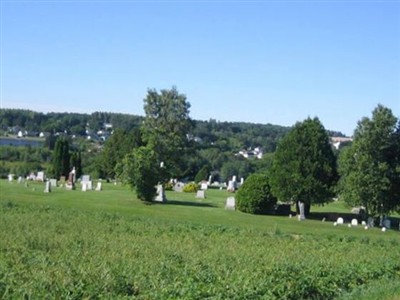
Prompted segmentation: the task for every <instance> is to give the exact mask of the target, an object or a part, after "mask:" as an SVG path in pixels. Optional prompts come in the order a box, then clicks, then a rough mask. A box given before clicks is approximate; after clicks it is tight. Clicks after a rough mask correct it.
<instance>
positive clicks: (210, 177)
mask: <svg viewBox="0 0 400 300" xmlns="http://www.w3.org/2000/svg"><path fill="white" fill-rule="evenodd" d="M211 180H212V175H210V176H209V177H208V184H211Z"/></svg>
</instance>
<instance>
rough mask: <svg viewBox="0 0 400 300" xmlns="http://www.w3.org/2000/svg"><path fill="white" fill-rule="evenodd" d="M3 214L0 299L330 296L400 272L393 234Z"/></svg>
mask: <svg viewBox="0 0 400 300" xmlns="http://www.w3.org/2000/svg"><path fill="white" fill-rule="evenodd" d="M154 207H158V206H153V207H152V208H154ZM192 209H193V208H192ZM0 216H1V218H0V241H1V242H0V298H3V299H23V298H25V299H82V298H84V299H111V298H112V299H127V298H129V297H134V298H137V299H206V298H208V299H257V298H263V299H333V298H335V297H340V296H341V295H342V294H344V293H346V292H351V291H353V290H354V289H356V288H361V287H362V286H363V285H369V284H371V283H372V282H374V281H375V280H383V279H385V280H390V281H391V282H393V281H396V280H399V279H400V252H399V251H398V249H399V247H400V242H399V240H398V239H396V238H386V239H381V238H376V237H375V236H373V235H372V236H371V237H370V238H368V239H366V238H364V237H361V236H359V237H358V236H350V235H341V234H338V235H330V236H327V237H325V236H321V235H313V234H309V235H300V234H292V233H290V232H285V231H281V230H280V229H279V225H275V227H273V228H265V229H264V230H260V228H257V227H256V228H251V227H249V226H245V227H240V226H230V225H226V224H225V225H224V224H206V223H202V224H201V223H199V222H190V221H187V220H185V219H184V220H181V219H179V218H178V217H177V218H171V219H167V218H160V219H158V218H156V217H147V216H145V215H126V214H121V213H119V212H114V211H111V212H110V211H107V210H103V211H101V210H93V211H90V210H87V209H80V208H78V209H77V208H69V207H62V206H57V205H48V204H43V203H27V202H24V201H22V202H18V201H15V200H11V201H10V200H5V199H2V200H1V201H0Z"/></svg>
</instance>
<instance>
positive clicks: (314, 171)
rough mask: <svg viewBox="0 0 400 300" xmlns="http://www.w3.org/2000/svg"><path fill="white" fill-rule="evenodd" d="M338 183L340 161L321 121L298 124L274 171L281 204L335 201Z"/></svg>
mask: <svg viewBox="0 0 400 300" xmlns="http://www.w3.org/2000/svg"><path fill="white" fill-rule="evenodd" d="M336 180H337V171H336V159H335V155H334V154H333V151H332V147H331V145H330V143H329V137H328V134H327V132H326V130H325V128H324V126H323V125H322V124H321V122H320V121H319V119H318V118H314V119H311V118H308V119H306V120H305V121H303V122H298V123H296V124H295V126H294V127H293V129H292V130H291V131H290V132H289V133H288V134H287V135H286V136H284V137H283V138H282V140H281V141H280V143H279V144H278V147H277V150H276V153H275V156H274V161H273V164H272V168H271V174H270V183H271V186H272V191H273V193H274V195H275V196H277V197H278V199H279V200H281V201H296V203H297V204H298V203H299V202H303V203H304V204H305V213H306V215H307V214H308V213H309V211H310V206H311V205H312V204H323V203H326V202H328V201H330V200H331V199H332V197H333V196H334V194H333V187H334V185H335V183H336Z"/></svg>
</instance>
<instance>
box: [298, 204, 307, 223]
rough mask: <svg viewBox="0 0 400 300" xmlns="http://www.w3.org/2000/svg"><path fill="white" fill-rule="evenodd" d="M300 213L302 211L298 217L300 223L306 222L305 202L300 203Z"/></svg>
mask: <svg viewBox="0 0 400 300" xmlns="http://www.w3.org/2000/svg"><path fill="white" fill-rule="evenodd" d="M299 211H300V214H299V216H298V219H299V221H303V220H305V219H306V216H305V214H304V202H299Z"/></svg>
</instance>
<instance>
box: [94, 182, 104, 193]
mask: <svg viewBox="0 0 400 300" xmlns="http://www.w3.org/2000/svg"><path fill="white" fill-rule="evenodd" d="M101 185H102V184H101V182H100V181H99V182H98V183H97V186H96V191H98V192H100V191H102V190H103V189H102V186H101Z"/></svg>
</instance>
